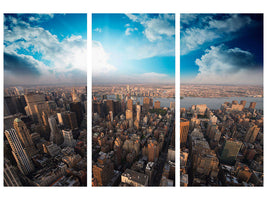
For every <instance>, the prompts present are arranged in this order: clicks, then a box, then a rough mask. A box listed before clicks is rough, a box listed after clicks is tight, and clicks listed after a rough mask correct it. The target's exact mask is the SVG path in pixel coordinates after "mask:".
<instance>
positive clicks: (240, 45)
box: [180, 14, 263, 85]
mask: <svg viewBox="0 0 267 200" xmlns="http://www.w3.org/2000/svg"><path fill="white" fill-rule="evenodd" d="M180 17H181V18H180V19H181V21H180V53H181V56H180V70H181V71H180V73H181V74H180V75H181V83H194V84H253V85H255V84H256V85H262V84H263V15H262V14H181V15H180Z"/></svg>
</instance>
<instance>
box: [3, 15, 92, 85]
mask: <svg viewBox="0 0 267 200" xmlns="http://www.w3.org/2000/svg"><path fill="white" fill-rule="evenodd" d="M48 17H53V16H48ZM5 20H9V21H10V22H11V24H10V27H11V29H8V28H7V27H5V30H4V36H5V37H4V42H5V49H4V52H5V53H6V54H8V55H13V56H17V57H18V59H19V58H20V57H23V56H24V57H25V55H24V54H23V53H18V52H19V50H21V49H24V50H25V51H26V52H27V51H28V53H29V55H27V57H28V61H29V62H31V63H38V64H35V65H34V66H35V68H36V69H35V70H37V71H39V73H40V75H39V77H38V79H35V78H34V77H32V79H28V80H25V77H23V75H22V74H21V76H18V75H16V74H12V71H11V70H10V69H8V68H9V65H5V71H6V70H7V71H9V73H7V76H8V78H7V77H5V83H6V84H12V83H13V84H15V83H21V84H22V83H23V82H24V84H44V83H60V82H72V81H73V82H79V83H80V82H84V83H86V71H87V64H86V63H87V42H86V40H85V39H83V38H82V37H81V36H80V35H72V36H70V37H67V38H65V39H63V40H62V41H60V40H59V39H58V38H57V36H56V35H53V34H51V33H50V32H49V31H48V30H45V29H44V28H42V27H36V26H31V25H30V24H29V23H27V22H25V21H21V20H17V19H15V18H14V17H11V16H8V17H7V18H5ZM29 20H30V21H37V20H40V16H39V15H37V16H34V17H30V18H29ZM32 54H40V55H41V60H39V59H38V60H37V59H35V58H34V57H33V56H32ZM46 61H47V62H48V63H50V64H49V65H48V64H47V62H46ZM29 62H28V63H29ZM25 64H27V62H25ZM20 67H21V68H23V65H22V66H20ZM24 67H26V68H27V66H24ZM82 72H83V73H82ZM12 76H14V77H12ZM53 78H54V80H53ZM11 80H14V81H15V82H12V81H11ZM48 81H50V82H48Z"/></svg>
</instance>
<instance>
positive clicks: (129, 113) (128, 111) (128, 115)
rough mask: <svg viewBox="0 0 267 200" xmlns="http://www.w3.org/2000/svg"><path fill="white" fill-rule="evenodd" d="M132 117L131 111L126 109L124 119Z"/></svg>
mask: <svg viewBox="0 0 267 200" xmlns="http://www.w3.org/2000/svg"><path fill="white" fill-rule="evenodd" d="M132 119H133V111H132V110H126V120H132Z"/></svg>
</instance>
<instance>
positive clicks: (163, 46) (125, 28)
mask: <svg viewBox="0 0 267 200" xmlns="http://www.w3.org/2000/svg"><path fill="white" fill-rule="evenodd" d="M92 39H93V83H96V84H100V83H146V82H147V83H155V82H158V81H159V80H162V82H164V83H174V77H175V17H174V15H173V14H93V15H92Z"/></svg>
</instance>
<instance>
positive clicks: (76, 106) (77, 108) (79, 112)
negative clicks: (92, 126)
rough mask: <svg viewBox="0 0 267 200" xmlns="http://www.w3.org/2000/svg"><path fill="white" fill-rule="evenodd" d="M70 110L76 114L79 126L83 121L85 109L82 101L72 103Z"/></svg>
mask: <svg viewBox="0 0 267 200" xmlns="http://www.w3.org/2000/svg"><path fill="white" fill-rule="evenodd" d="M70 111H71V112H74V113H75V114H76V119H77V124H78V127H80V126H81V123H82V121H83V109H82V104H81V102H72V103H70Z"/></svg>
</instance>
